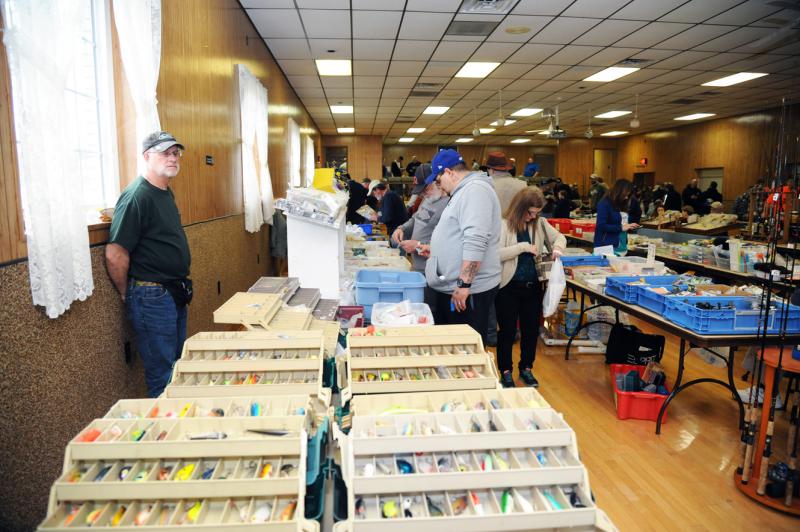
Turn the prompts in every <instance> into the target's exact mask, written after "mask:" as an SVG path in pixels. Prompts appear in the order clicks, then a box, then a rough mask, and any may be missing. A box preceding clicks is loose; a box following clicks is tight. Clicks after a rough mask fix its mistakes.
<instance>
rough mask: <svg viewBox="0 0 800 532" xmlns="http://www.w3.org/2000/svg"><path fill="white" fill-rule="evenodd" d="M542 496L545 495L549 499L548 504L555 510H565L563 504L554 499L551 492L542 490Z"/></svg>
mask: <svg viewBox="0 0 800 532" xmlns="http://www.w3.org/2000/svg"><path fill="white" fill-rule="evenodd" d="M542 495H544V498H545V499H547V502H548V503H549V504H550V506H551V507H552V508H553V510H563V509H564V507H563V506H561V503H560V502H558V501H557V500H556V498H555V497H553V494H552V493H550V490H542Z"/></svg>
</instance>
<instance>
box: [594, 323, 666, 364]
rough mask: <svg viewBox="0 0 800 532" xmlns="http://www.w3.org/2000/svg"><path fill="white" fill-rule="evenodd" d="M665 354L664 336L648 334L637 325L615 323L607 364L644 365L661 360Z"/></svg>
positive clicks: (609, 343) (608, 347)
mask: <svg viewBox="0 0 800 532" xmlns="http://www.w3.org/2000/svg"><path fill="white" fill-rule="evenodd" d="M663 354H664V337H663V336H661V335H660V334H646V333H643V332H642V331H640V330H639V328H638V327H636V326H635V325H623V324H621V323H617V324H615V325H614V326H613V327H611V335H610V336H609V338H608V345H607V346H606V364H629V365H635V366H644V365H646V364H647V363H648V362H650V361H654V362H660V361H661V357H662V356H663Z"/></svg>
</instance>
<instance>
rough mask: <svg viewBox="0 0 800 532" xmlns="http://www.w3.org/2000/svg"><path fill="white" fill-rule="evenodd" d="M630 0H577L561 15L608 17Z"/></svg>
mask: <svg viewBox="0 0 800 532" xmlns="http://www.w3.org/2000/svg"><path fill="white" fill-rule="evenodd" d="M628 1H629V0H577V1H576V2H575V3H574V4H572V5H571V6H569V8H568V9H567V10H566V11H564V12H563V13H562V14H561V15H562V16H565V17H594V18H606V17H609V16H611V14H612V13H614V12H615V11H617V10H618V9H619V8H620V7H622V6H623V5H625V4H626V3H628Z"/></svg>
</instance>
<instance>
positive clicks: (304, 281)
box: [286, 212, 346, 299]
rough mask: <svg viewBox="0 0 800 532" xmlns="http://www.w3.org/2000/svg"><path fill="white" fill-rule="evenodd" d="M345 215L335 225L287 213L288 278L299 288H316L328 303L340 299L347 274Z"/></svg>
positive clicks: (342, 213) (342, 214) (341, 214)
mask: <svg viewBox="0 0 800 532" xmlns="http://www.w3.org/2000/svg"><path fill="white" fill-rule="evenodd" d="M344 217H345V213H344V212H341V213H340V214H339V215H338V217H337V219H336V224H335V225H330V224H325V223H321V222H318V221H316V220H312V219H310V218H304V217H301V216H295V215H292V214H289V213H287V216H286V218H287V223H286V234H287V241H288V243H289V246H288V263H289V275H290V276H292V277H297V278H298V279H299V280H300V286H306V287H317V288H319V290H320V295H321V296H322V297H324V298H328V299H337V298H338V297H339V277H340V276H341V274H342V273H343V272H344V241H345V226H346V223H345V220H344Z"/></svg>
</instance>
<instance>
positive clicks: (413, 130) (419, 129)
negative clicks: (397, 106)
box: [406, 127, 425, 133]
mask: <svg viewBox="0 0 800 532" xmlns="http://www.w3.org/2000/svg"><path fill="white" fill-rule="evenodd" d="M406 131H407V132H408V133H422V132H423V131H425V128H424V127H410V128H408V129H407V130H406Z"/></svg>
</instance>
